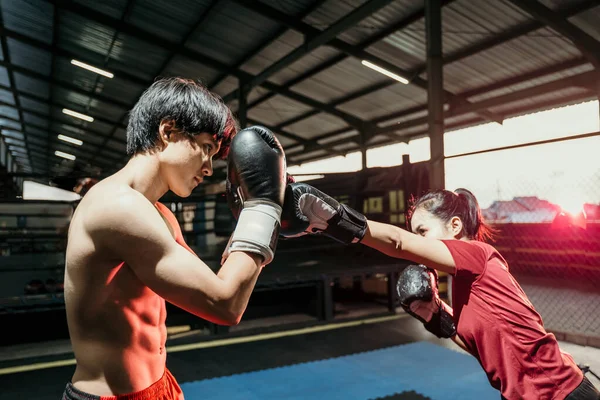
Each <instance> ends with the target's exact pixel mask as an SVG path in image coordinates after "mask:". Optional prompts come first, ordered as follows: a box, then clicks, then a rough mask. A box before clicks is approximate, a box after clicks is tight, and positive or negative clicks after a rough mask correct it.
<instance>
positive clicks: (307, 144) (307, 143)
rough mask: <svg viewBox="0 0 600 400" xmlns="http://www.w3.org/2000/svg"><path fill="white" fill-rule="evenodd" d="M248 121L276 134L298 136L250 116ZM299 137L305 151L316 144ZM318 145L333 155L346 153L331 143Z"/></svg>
mask: <svg viewBox="0 0 600 400" xmlns="http://www.w3.org/2000/svg"><path fill="white" fill-rule="evenodd" d="M248 121H249V122H250V123H252V124H257V125H262V126H264V127H265V128H267V129H270V130H271V131H272V132H273V133H275V134H276V135H280V136H283V137H289V136H293V137H297V136H295V135H290V134H289V133H288V132H285V131H284V130H282V129H279V128H277V127H276V126H268V125H265V124H263V123H260V122H258V121H256V120H253V119H251V118H249V119H248ZM298 139H299V144H301V145H304V146H305V147H304V150H305V151H312V147H311V146H314V145H315V144H314V143H311V142H310V140H308V139H302V138H298ZM318 146H319V149H323V150H325V151H327V152H328V153H330V154H331V155H334V156H340V155H344V154H345V153H344V152H342V151H339V150H336V149H334V148H333V146H331V145H329V144H327V145H318Z"/></svg>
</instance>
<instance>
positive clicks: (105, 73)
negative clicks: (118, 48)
mask: <svg viewBox="0 0 600 400" xmlns="http://www.w3.org/2000/svg"><path fill="white" fill-rule="evenodd" d="M71 64H73V65H76V66H78V67H80V68H83V69H87V70H88V71H92V72H95V73H97V74H98V75H102V76H105V77H107V78H113V77H114V76H115V75H114V74H113V73H112V72H108V71H105V70H103V69H100V68H96V67H94V66H93V65H90V64H86V63H84V62H81V61H78V60H71Z"/></svg>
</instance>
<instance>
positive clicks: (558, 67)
mask: <svg viewBox="0 0 600 400" xmlns="http://www.w3.org/2000/svg"><path fill="white" fill-rule="evenodd" d="M584 64H587V60H585V59H584V58H575V59H571V60H567V61H564V62H561V63H558V64H554V65H551V66H548V67H544V68H540V69H538V70H535V71H531V72H528V73H525V74H522V75H519V76H516V77H511V78H508V79H505V80H502V81H499V82H495V83H492V84H490V85H486V86H481V87H479V88H476V89H472V90H469V91H466V92H462V93H460V96H461V97H464V98H470V97H473V96H478V95H480V94H484V93H489V92H492V91H494V90H497V89H500V88H504V87H508V86H512V85H518V84H521V83H523V82H527V81H530V80H532V79H536V78H539V77H542V76H546V75H550V74H554V73H557V72H560V71H563V70H566V69H571V68H575V67H578V66H580V65H584ZM423 111H427V104H424V105H419V106H414V107H411V108H407V109H405V110H401V111H398V112H395V113H392V114H388V115H384V116H382V117H378V118H375V119H373V120H371V121H370V122H371V123H372V124H374V125H376V124H379V123H381V122H385V121H389V120H393V119H398V118H402V117H405V116H408V115H411V114H416V113H419V112H423ZM348 130H349V129H345V130H344V129H342V130H336V131H333V132H330V133H327V134H325V135H321V136H319V137H316V138H313V139H310V142H316V141H319V140H323V139H327V138H329V137H333V136H335V135H339V134H341V133H344V132H345V131H348ZM376 130H377V129H376ZM344 140H348V139H344ZM296 147H297V146H296V145H293V146H290V147H289V149H295V148H296ZM286 150H288V149H286Z"/></svg>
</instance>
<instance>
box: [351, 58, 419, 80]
mask: <svg viewBox="0 0 600 400" xmlns="http://www.w3.org/2000/svg"><path fill="white" fill-rule="evenodd" d="M362 65H364V66H365V67H369V68H371V69H373V70H375V71H377V72H379V73H381V74H383V75H385V76H389V77H390V78H392V79H395V80H397V81H398V82H401V83H404V84H405V85H407V84H408V79H406V78H403V77H401V76H400V75H397V74H395V73H393V72H390V71H388V70H387V69H384V68H381V67H380V66H378V65H375V64H373V63H372V62H369V61H367V60H362Z"/></svg>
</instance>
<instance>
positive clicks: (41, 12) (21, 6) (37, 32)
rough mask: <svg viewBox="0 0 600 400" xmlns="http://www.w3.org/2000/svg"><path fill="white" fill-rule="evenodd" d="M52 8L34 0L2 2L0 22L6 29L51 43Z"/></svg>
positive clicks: (4, 0) (50, 5) (5, 0)
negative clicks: (0, 18)
mask: <svg viewBox="0 0 600 400" xmlns="http://www.w3.org/2000/svg"><path fill="white" fill-rule="evenodd" d="M53 15H54V6H53V5H52V4H50V3H46V2H40V1H35V0H33V1H32V0H2V21H3V23H4V26H5V27H6V28H7V29H10V30H13V31H15V32H18V33H21V34H23V35H27V36H30V37H33V38H35V39H37V40H40V41H42V42H45V43H51V42H52V25H53V22H52V18H53Z"/></svg>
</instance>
